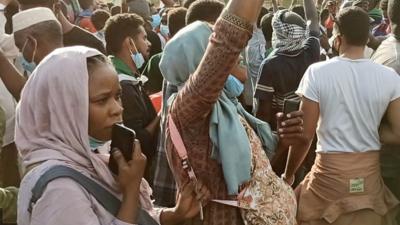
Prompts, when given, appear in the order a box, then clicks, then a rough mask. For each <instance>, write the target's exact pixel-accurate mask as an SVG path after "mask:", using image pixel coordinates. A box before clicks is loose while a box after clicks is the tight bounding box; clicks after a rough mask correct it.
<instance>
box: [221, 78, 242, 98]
mask: <svg viewBox="0 0 400 225" xmlns="http://www.w3.org/2000/svg"><path fill="white" fill-rule="evenodd" d="M224 88H225V90H226V94H227V95H228V97H229V98H237V97H239V96H240V95H241V94H242V92H243V90H244V85H243V84H242V82H240V80H238V79H237V78H236V77H234V76H233V75H229V77H228V79H227V80H226V82H225V87H224Z"/></svg>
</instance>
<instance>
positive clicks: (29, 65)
mask: <svg viewBox="0 0 400 225" xmlns="http://www.w3.org/2000/svg"><path fill="white" fill-rule="evenodd" d="M21 65H22V68H24V70H25V71H28V72H29V73H32V72H33V70H35V68H36V63H35V62H33V61H32V62H28V60H26V59H25V57H24V56H22V61H21Z"/></svg>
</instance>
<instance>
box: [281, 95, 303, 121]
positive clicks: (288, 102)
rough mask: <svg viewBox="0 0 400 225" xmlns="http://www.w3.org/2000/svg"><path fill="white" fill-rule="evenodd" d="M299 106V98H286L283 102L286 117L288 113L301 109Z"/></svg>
mask: <svg viewBox="0 0 400 225" xmlns="http://www.w3.org/2000/svg"><path fill="white" fill-rule="evenodd" d="M299 107H300V101H299V100H294V99H285V101H284V103H283V113H284V114H285V117H286V115H287V114H289V113H291V112H294V111H297V110H299Z"/></svg>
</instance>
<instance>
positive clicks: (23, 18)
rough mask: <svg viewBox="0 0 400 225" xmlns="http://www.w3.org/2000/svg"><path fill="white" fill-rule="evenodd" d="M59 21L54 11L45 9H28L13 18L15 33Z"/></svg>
mask: <svg viewBox="0 0 400 225" xmlns="http://www.w3.org/2000/svg"><path fill="white" fill-rule="evenodd" d="M52 20H53V21H57V22H58V20H57V18H56V16H55V15H54V13H53V11H51V10H50V9H49V8H45V7H36V8H32V9H27V10H24V11H21V12H19V13H17V14H15V15H14V16H13V18H12V21H13V32H17V31H20V30H23V29H25V28H28V27H30V26H32V25H35V24H38V23H41V22H44V21H52Z"/></svg>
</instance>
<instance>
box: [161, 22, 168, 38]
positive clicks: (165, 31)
mask: <svg viewBox="0 0 400 225" xmlns="http://www.w3.org/2000/svg"><path fill="white" fill-rule="evenodd" d="M160 33H161V34H162V35H163V36H164V37H168V36H169V27H168V26H167V25H164V24H161V25H160Z"/></svg>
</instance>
